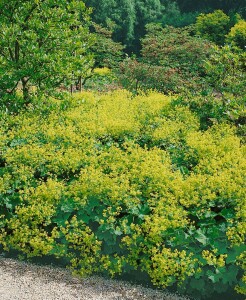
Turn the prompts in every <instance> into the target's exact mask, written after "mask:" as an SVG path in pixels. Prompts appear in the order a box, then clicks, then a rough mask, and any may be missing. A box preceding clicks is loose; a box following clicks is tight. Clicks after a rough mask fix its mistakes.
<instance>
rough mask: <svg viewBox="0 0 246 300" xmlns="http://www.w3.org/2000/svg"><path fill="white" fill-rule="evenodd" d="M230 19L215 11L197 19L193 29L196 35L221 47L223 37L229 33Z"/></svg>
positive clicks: (201, 15) (220, 11)
mask: <svg viewBox="0 0 246 300" xmlns="http://www.w3.org/2000/svg"><path fill="white" fill-rule="evenodd" d="M229 24H230V17H229V16H227V15H226V14H225V13H224V12H223V11H222V10H215V11H214V12H212V13H209V14H200V15H199V16H198V17H197V20H196V24H195V28H196V32H197V34H198V35H200V36H202V37H204V38H206V39H208V40H209V41H212V42H214V43H216V44H218V45H223V44H224V41H225V35H226V34H227V33H228V31H229Z"/></svg>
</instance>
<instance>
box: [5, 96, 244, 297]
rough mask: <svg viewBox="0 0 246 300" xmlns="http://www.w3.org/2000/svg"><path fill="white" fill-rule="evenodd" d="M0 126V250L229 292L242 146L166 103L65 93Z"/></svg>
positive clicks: (237, 249)
mask: <svg viewBox="0 0 246 300" xmlns="http://www.w3.org/2000/svg"><path fill="white" fill-rule="evenodd" d="M50 101H51V102H49V105H48V104H47V103H46V105H45V106H43V107H42V106H40V107H35V108H34V107H32V106H29V108H28V109H27V110H26V111H24V112H22V113H20V114H18V115H14V116H9V115H6V114H5V113H2V116H3V117H2V118H1V119H0V123H1V126H0V147H1V152H0V174H1V177H0V199H1V201H0V216H1V217H0V244H1V245H2V247H3V248H4V250H5V251H7V250H10V249H15V250H18V251H20V252H21V253H24V254H25V255H26V256H28V257H33V256H46V255H53V256H54V257H58V258H63V259H65V260H66V261H67V264H68V265H70V267H71V268H72V269H73V270H75V272H77V273H79V274H81V275H88V274H91V273H93V272H103V273H106V274H110V275H114V274H121V273H127V274H129V273H131V271H133V270H138V271H139V272H143V273H145V274H146V273H147V274H148V276H149V277H150V278H151V280H152V282H153V283H154V284H156V285H158V286H160V287H167V286H171V285H175V284H178V285H179V286H180V287H179V288H180V289H181V288H182V287H183V289H185V291H186V293H187V292H188V291H190V292H191V293H193V294H194V295H196V292H197V288H199V295H200V296H203V297H204V298H205V297H208V296H209V292H211V293H212V292H214V291H218V292H223V291H228V289H230V288H232V287H235V286H236V285H238V290H240V291H241V290H242V287H243V283H242V282H241V281H240V280H241V278H242V276H243V274H242V273H243V266H242V261H243V255H245V254H244V253H245V246H244V240H245V230H246V228H245V222H244V218H245V207H246V206H245V199H246V197H245V196H246V195H245V171H246V170H245V169H246V160H245V150H246V148H245V146H244V145H242V144H241V140H240V138H239V137H237V136H236V134H235V128H234V127H231V126H229V125H226V124H224V123H222V124H218V125H214V126H211V128H209V129H208V130H207V131H205V132H202V131H200V130H199V126H200V124H199V119H198V117H197V116H196V115H195V114H194V113H192V112H191V111H190V110H189V109H188V108H187V107H183V106H181V105H177V104H175V103H176V102H174V101H176V99H175V98H171V97H167V96H163V95H161V94H157V93H150V94H149V95H148V96H142V95H139V96H137V97H132V94H130V93H129V92H126V91H116V92H114V93H110V94H101V95H99V94H92V93H89V92H86V93H83V94H77V95H75V96H74V97H73V99H71V100H70V101H67V100H66V101H65V100H64V101H61V102H56V101H55V100H50Z"/></svg>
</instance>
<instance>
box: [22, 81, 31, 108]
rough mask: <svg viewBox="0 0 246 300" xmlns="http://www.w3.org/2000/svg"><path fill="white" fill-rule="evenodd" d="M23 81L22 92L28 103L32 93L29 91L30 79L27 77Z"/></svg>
mask: <svg viewBox="0 0 246 300" xmlns="http://www.w3.org/2000/svg"><path fill="white" fill-rule="evenodd" d="M21 83H22V94H23V99H24V101H25V103H26V104H29V103H30V93H29V88H28V84H27V83H28V79H27V78H25V77H24V78H22V79H21Z"/></svg>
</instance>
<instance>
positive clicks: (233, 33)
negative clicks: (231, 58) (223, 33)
mask: <svg viewBox="0 0 246 300" xmlns="http://www.w3.org/2000/svg"><path fill="white" fill-rule="evenodd" d="M226 41H227V42H228V43H231V44H233V45H234V46H237V47H239V48H241V49H243V50H245V48H246V21H244V20H240V21H239V22H238V23H237V24H235V25H234V26H233V27H232V28H231V30H230V32H229V33H228V35H227V37H226Z"/></svg>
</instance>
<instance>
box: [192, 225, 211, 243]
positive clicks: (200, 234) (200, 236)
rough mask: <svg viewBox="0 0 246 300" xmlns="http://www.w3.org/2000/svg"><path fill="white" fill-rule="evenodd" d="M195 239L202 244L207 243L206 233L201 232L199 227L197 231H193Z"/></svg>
mask: <svg viewBox="0 0 246 300" xmlns="http://www.w3.org/2000/svg"><path fill="white" fill-rule="evenodd" d="M194 236H195V239H196V240H197V241H198V242H200V243H201V244H202V245H204V246H205V245H207V243H208V238H207V237H206V235H205V234H204V233H203V232H202V230H201V229H198V230H197V232H196V233H195V235H194Z"/></svg>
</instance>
